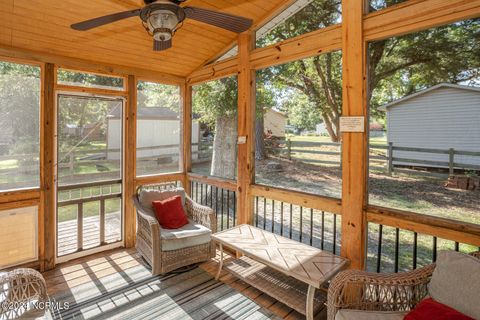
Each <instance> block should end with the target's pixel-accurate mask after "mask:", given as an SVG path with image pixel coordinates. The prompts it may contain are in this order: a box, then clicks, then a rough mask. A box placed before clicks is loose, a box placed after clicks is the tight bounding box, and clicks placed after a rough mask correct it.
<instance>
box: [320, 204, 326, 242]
mask: <svg viewBox="0 0 480 320" xmlns="http://www.w3.org/2000/svg"><path fill="white" fill-rule="evenodd" d="M324 248H325V211H322V234H321V242H320V249H322V250H323V249H324Z"/></svg>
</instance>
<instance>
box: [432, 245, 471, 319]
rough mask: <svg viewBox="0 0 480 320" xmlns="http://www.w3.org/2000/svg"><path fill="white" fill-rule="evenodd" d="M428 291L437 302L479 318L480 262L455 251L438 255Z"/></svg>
mask: <svg viewBox="0 0 480 320" xmlns="http://www.w3.org/2000/svg"><path fill="white" fill-rule="evenodd" d="M428 292H429V294H430V296H431V297H432V298H433V299H434V300H436V301H438V302H440V303H443V304H446V305H447V306H450V307H452V308H453V309H455V310H457V311H459V312H461V313H463V314H465V315H467V316H469V317H472V318H474V319H480V260H479V259H477V258H475V257H472V256H469V255H466V254H463V253H460V252H456V251H441V252H439V253H438V257H437V266H436V267H435V271H434V272H433V275H432V280H431V281H430V284H429V285H428Z"/></svg>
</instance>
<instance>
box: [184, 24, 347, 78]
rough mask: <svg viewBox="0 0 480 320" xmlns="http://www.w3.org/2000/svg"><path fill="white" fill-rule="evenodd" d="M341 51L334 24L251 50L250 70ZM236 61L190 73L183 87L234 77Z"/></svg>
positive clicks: (338, 26) (218, 63) (212, 65)
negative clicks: (186, 84)
mask: <svg viewBox="0 0 480 320" xmlns="http://www.w3.org/2000/svg"><path fill="white" fill-rule="evenodd" d="M341 48H342V29H341V25H340V24H337V25H334V26H330V27H327V28H323V29H320V30H316V31H313V32H310V33H306V34H304V35H301V36H298V37H295V38H292V39H288V40H285V41H282V42H280V43H278V44H274V45H271V46H268V47H264V48H258V49H255V50H253V52H252V55H251V61H250V63H251V65H252V67H253V68H254V69H256V70H258V69H262V68H266V67H269V66H274V65H279V64H282V63H287V62H290V61H294V60H299V59H304V58H308V57H311V56H316V55H318V54H321V53H327V52H331V51H336V50H340V49H341ZM237 64H238V59H237V58H230V59H227V60H223V61H220V62H217V63H214V64H211V65H207V66H204V67H202V68H200V69H198V70H197V71H195V72H193V73H192V74H191V75H190V76H189V77H188V78H187V83H188V84H190V85H195V84H198V83H202V82H205V81H210V80H215V79H219V78H223V77H227V76H231V75H234V74H236V73H237V72H238V66H237Z"/></svg>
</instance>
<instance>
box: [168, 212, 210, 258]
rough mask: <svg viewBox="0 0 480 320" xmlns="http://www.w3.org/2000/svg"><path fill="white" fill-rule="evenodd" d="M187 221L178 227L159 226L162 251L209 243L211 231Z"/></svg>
mask: <svg viewBox="0 0 480 320" xmlns="http://www.w3.org/2000/svg"><path fill="white" fill-rule="evenodd" d="M188 221H189V223H188V224H187V225H184V226H183V227H181V228H178V229H164V228H162V227H160V238H161V241H162V251H172V250H178V249H183V248H189V247H193V246H198V245H201V244H205V243H209V242H210V240H211V238H212V231H211V230H210V229H208V228H207V227H205V226H203V225H201V224H198V223H196V222H195V221H193V220H190V219H189V220H188Z"/></svg>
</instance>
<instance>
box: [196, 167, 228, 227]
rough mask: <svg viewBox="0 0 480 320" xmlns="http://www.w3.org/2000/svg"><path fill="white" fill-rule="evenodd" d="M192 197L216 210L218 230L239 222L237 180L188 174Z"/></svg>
mask: <svg viewBox="0 0 480 320" xmlns="http://www.w3.org/2000/svg"><path fill="white" fill-rule="evenodd" d="M188 179H189V183H190V190H191V192H190V196H191V197H192V199H193V200H194V201H195V202H197V203H200V204H202V205H205V206H209V207H210V208H212V209H213V210H214V211H215V214H216V216H217V229H218V231H221V230H225V229H228V228H231V227H234V226H235V225H236V224H237V193H236V187H237V186H236V183H235V181H231V180H226V179H219V178H213V177H206V176H200V175H196V174H189V175H188Z"/></svg>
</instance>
